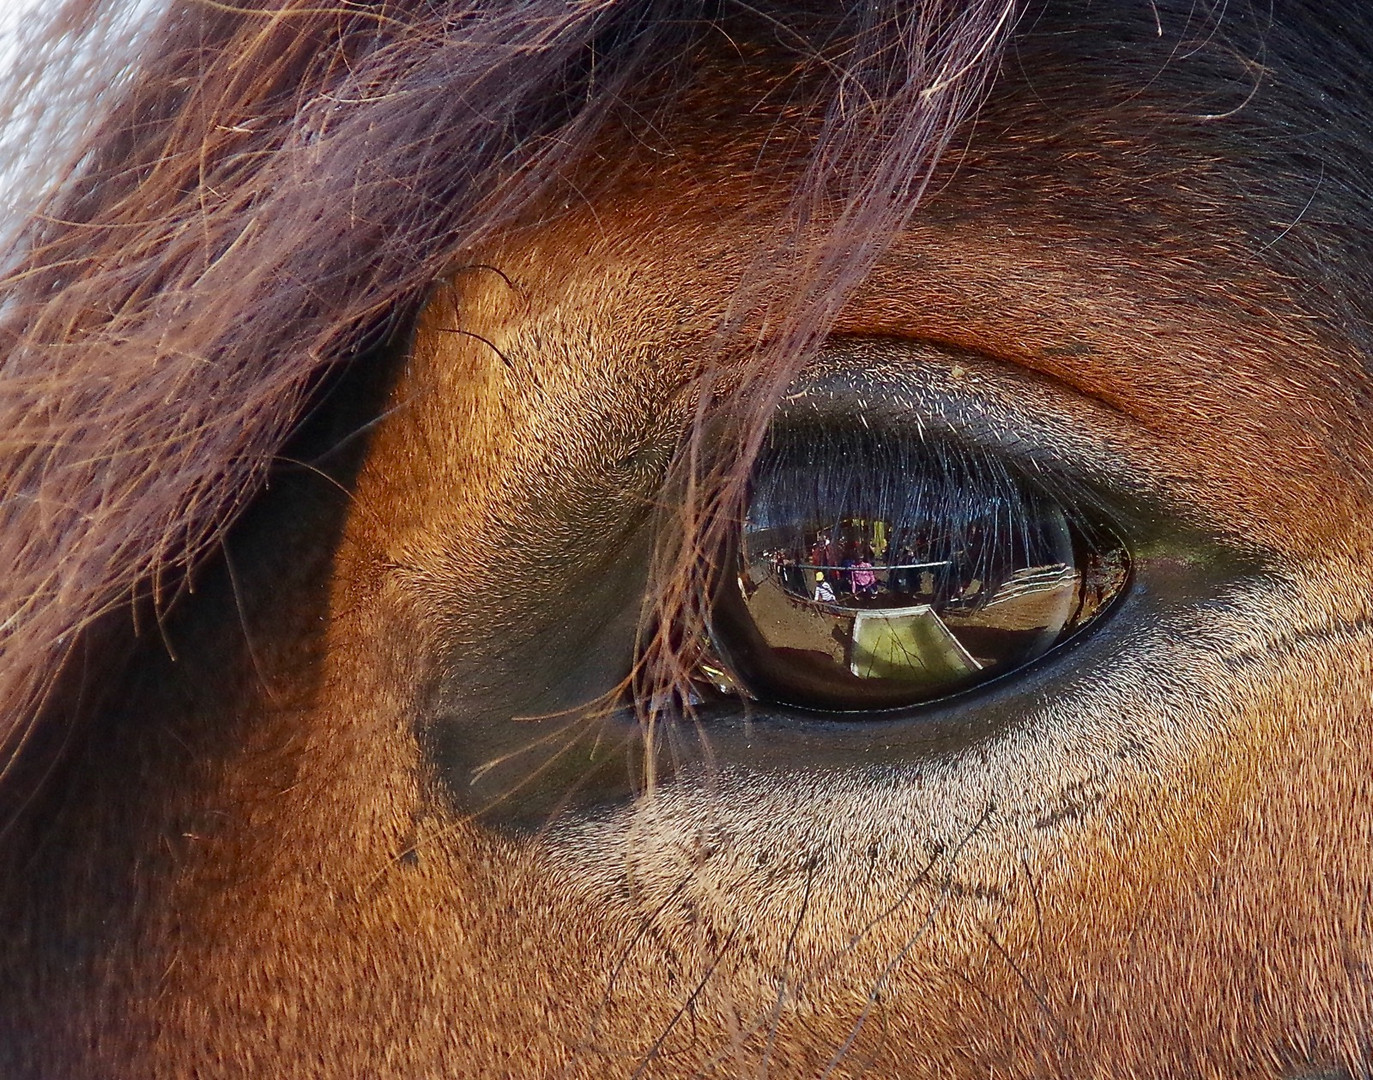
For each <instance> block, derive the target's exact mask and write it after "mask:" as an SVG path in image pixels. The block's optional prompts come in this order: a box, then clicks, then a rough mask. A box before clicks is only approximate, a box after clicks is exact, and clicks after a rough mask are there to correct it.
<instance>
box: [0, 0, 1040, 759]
mask: <svg viewBox="0 0 1373 1080" xmlns="http://www.w3.org/2000/svg"><path fill="white" fill-rule="evenodd" d="M136 7H137V5H130V4H127V3H125V4H102V3H99V2H97V0H67V2H66V3H64V4H62V5H60V6H59V7H58V8H57V9H56V11H55V12H53V13H51V14H50V15H48V16H45V17H44V18H45V21H44V23H43V25H42V27H41V28H39V29H38V30H35V31H33V32H32V34H31V36H29V37H28V38H27V39H26V41H25V59H22V60H21V61H20V62H18V63H16V64H15V65H14V66H13V67H12V69H11V71H10V72H9V73H8V74H7V75H6V77H5V81H4V84H3V90H0V101H3V102H4V103H5V112H4V113H2V114H0V120H3V121H4V122H5V124H6V130H7V131H8V132H9V134H10V139H11V141H10V144H9V145H10V146H14V145H16V144H17V143H23V142H32V141H34V140H37V141H38V142H39V143H40V144H44V143H45V145H47V146H48V147H49V148H50V150H51V153H50V154H48V156H47V157H46V158H40V157H37V156H33V155H32V153H31V152H30V159H31V160H32V161H33V162H36V163H39V164H41V165H42V166H43V167H38V165H37V164H36V165H35V166H34V167H33V168H32V169H27V168H26V175H28V176H29V177H30V180H29V183H28V187H27V188H26V189H23V190H18V191H17V192H16V193H15V194H14V195H12V199H13V201H14V202H15V204H16V206H18V207H19V208H20V209H21V210H22V211H23V212H22V214H20V211H19V210H16V214H20V216H18V217H16V218H15V221H14V224H13V227H12V229H11V231H10V234H9V235H10V237H11V239H10V242H9V246H8V248H7V250H6V254H5V256H4V259H3V263H0V265H3V266H4V267H5V273H4V277H3V293H2V294H0V295H3V297H4V299H3V302H2V304H0V341H2V342H3V343H4V348H3V361H0V363H2V364H3V367H0V428H3V430H4V431H5V432H6V435H5V436H4V439H5V451H4V454H3V458H0V565H3V566H4V567H5V569H6V573H5V575H4V577H3V581H0V655H3V664H0V775H6V774H8V772H9V771H10V765H11V763H12V762H13V761H14V760H15V759H16V755H17V754H18V753H19V751H20V749H21V748H22V747H23V746H24V745H25V743H26V740H29V739H31V737H32V736H33V733H34V732H35V731H38V730H42V729H44V728H45V727H49V726H55V727H57V728H59V729H61V728H63V727H64V726H65V725H69V724H70V722H71V719H72V715H71V714H72V710H73V708H74V706H73V705H72V704H71V702H72V701H73V700H75V698H76V697H77V696H79V691H80V687H82V686H87V685H89V684H90V683H91V682H92V680H91V674H92V672H98V671H99V670H100V669H101V665H102V664H104V665H106V666H108V665H110V664H114V663H117V662H118V656H119V655H120V651H119V649H118V648H116V647H113V646H112V645H111V644H110V640H118V639H123V638H130V637H131V636H132V629H133V619H132V618H130V616H129V612H130V611H131V610H132V609H134V608H137V607H138V606H139V605H144V606H147V605H149V604H151V605H152V607H153V609H154V610H155V611H157V612H164V611H165V610H166V609H167V607H168V606H169V605H170V604H172V603H173V602H174V601H175V600H176V599H177V598H178V596H180V595H181V594H182V592H183V591H184V588H185V584H186V582H187V580H188V574H189V573H190V572H191V571H192V570H193V568H194V567H195V566H196V565H197V564H198V563H199V562H200V561H201V560H204V559H205V558H206V557H207V556H208V555H209V553H211V552H212V551H213V549H214V547H215V545H216V543H217V541H218V540H219V538H220V537H221V536H222V535H223V533H224V530H225V529H226V528H227V527H228V526H229V525H230V523H232V522H233V520H234V519H235V517H236V516H237V515H238V514H239V513H240V512H241V511H242V510H243V508H244V507H245V506H246V505H247V504H248V503H249V502H250V501H251V500H252V499H253V497H254V494H255V492H256V491H257V490H258V489H259V488H260V487H261V485H262V484H263V482H264V478H265V477H266V476H267V474H268V470H269V468H270V467H271V465H272V463H273V461H274V459H275V457H276V456H277V455H278V453H279V452H280V450H281V448H282V446H283V443H284V442H285V441H286V440H287V439H288V438H289V437H290V436H291V434H292V432H293V431H294V430H295V429H296V427H297V426H298V425H299V423H300V422H301V419H302V415H303V412H304V410H305V409H306V408H307V406H308V403H309V401H310V400H311V395H312V393H313V392H314V391H316V390H317V388H318V387H319V385H320V383H321V380H324V379H327V378H329V377H330V375H331V373H333V372H336V371H338V370H339V369H340V368H341V367H342V366H344V365H347V364H349V363H354V362H359V358H366V357H373V356H375V355H376V352H377V350H376V348H375V346H377V345H378V344H379V343H382V342H385V341H388V340H391V339H395V338H397V336H398V335H400V334H402V333H403V332H404V331H405V329H406V328H407V327H408V326H409V324H410V322H411V320H412V319H413V316H414V315H415V313H416V312H417V310H418V308H419V306H420V305H421V304H422V303H423V301H424V299H425V297H426V295H427V293H428V292H429V290H431V288H432V287H433V285H434V283H435V282H436V281H439V280H441V279H442V278H443V277H444V275H445V274H447V273H451V272H452V271H453V270H454V268H456V267H459V266H461V264H462V262H463V259H464V253H465V252H468V251H470V250H471V249H472V248H473V247H474V246H476V245H478V244H479V243H481V241H482V240H483V238H485V237H488V236H490V235H492V234H493V233H494V232H495V231H497V230H499V229H501V228H503V227H506V226H508V225H510V224H511V223H512V222H516V221H518V220H520V219H521V218H523V217H526V216H528V215H530V214H532V213H534V212H535V211H536V209H537V206H538V201H539V199H540V197H541V195H542V194H543V193H544V192H545V191H546V190H548V188H549V186H550V184H552V183H554V182H555V181H557V180H558V178H560V177H563V176H565V175H566V174H567V173H568V172H569V171H570V170H571V169H572V168H573V167H574V166H575V165H576V164H577V163H578V161H579V160H582V158H583V156H584V155H585V154H586V152H587V149H588V147H590V146H591V145H592V143H593V141H594V140H595V138H596V137H597V135H598V132H600V131H601V130H602V129H603V128H604V127H605V126H606V125H607V124H608V123H609V122H610V121H611V120H612V119H616V118H618V119H619V121H620V122H623V123H625V124H631V123H633V122H634V121H633V117H635V116H639V115H642V114H646V113H653V112H655V111H657V112H662V111H663V110H670V109H671V108H672V102H673V101H674V93H675V92H676V89H677V88H679V87H681V86H682V85H684V83H685V82H686V81H689V78H690V74H691V70H692V69H691V65H692V63H693V57H694V56H698V55H699V54H700V51H701V50H702V49H704V48H706V47H707V45H710V46H711V47H714V48H719V47H721V42H728V41H730V40H733V37H737V36H738V35H737V33H734V31H735V29H737V28H735V27H734V23H737V22H739V21H741V20H742V21H745V22H747V24H748V26H749V27H750V28H751V31H752V32H753V33H754V35H755V37H756V38H758V39H766V40H767V42H768V48H771V49H774V50H778V51H780V52H782V53H786V54H789V55H792V56H794V58H795V59H796V60H797V61H799V64H798V66H799V67H801V68H804V69H805V70H807V71H808V72H810V73H811V74H810V77H809V81H808V82H806V83H805V85H806V86H808V87H810V88H811V89H810V90H808V92H809V93H811V94H812V95H813V97H814V101H813V102H812V103H811V104H813V105H814V106H815V109H816V115H817V116H818V117H819V119H818V121H817V124H816V128H815V133H814V138H813V141H812V145H811V146H810V147H809V149H808V153H809V159H808V160H809V165H808V168H807V171H806V173H805V179H804V181H803V182H802V183H801V185H800V186H799V187H798V189H797V191H796V193H795V197H794V199H793V201H792V204H791V206H790V207H789V209H788V211H787V213H786V215H785V216H784V218H782V219H781V220H779V223H778V242H777V248H776V250H772V251H770V252H768V253H759V260H758V267H759V273H758V274H757V275H754V279H753V281H752V283H751V284H750V285H749V286H748V290H752V291H751V292H748V293H747V295H743V296H742V297H741V299H740V301H739V302H738V303H737V304H736V305H735V307H736V308H737V309H738V310H740V311H744V310H750V309H756V307H757V303H755V301H758V298H760V297H763V296H764V294H765V292H766V294H767V295H769V296H777V295H781V296H784V297H785V298H786V299H785V300H783V301H770V302H768V303H767V305H766V306H767V310H766V312H765V318H764V322H765V323H766V325H767V326H768V331H767V333H766V334H765V335H763V336H761V337H760V338H759V341H760V344H758V345H756V346H755V347H754V363H753V365H752V368H751V373H750V374H749V375H748V377H747V378H746V379H745V380H744V384H743V385H742V386H741V387H738V388H736V389H733V390H731V393H730V395H728V396H727V398H728V402H732V403H733V406H732V407H731V408H730V409H725V408H724V407H725V404H726V395H724V393H723V391H720V392H718V393H717V392H716V391H715V390H714V389H713V388H712V387H711V386H710V385H708V384H707V385H706V386H705V388H704V389H703V393H702V402H703V405H702V410H703V411H702V416H703V417H704V416H705V415H706V414H707V413H708V412H709V411H710V410H716V411H720V410H722V409H724V411H725V412H727V413H728V415H729V416H730V417H732V420H731V423H734V424H736V425H737V438H735V439H733V440H731V446H732V447H734V449H733V450H732V451H731V454H730V455H728V456H727V459H726V460H723V461H715V462H711V463H704V464H703V462H702V460H701V459H700V458H699V456H698V455H695V454H687V455H684V458H683V460H685V461H687V462H688V466H687V467H688V468H690V469H692V470H695V471H696V472H698V473H709V474H710V475H711V476H712V477H713V480H712V482H711V483H709V484H704V485H701V484H697V485H695V486H694V488H693V490H695V491H696V492H698V494H697V495H696V496H694V497H693V499H692V500H689V501H688V503H687V504H686V505H685V506H684V509H683V512H682V514H683V516H682V529H681V530H679V532H678V536H679V537H680V538H681V542H679V543H676V544H675V545H671V546H670V547H669V548H668V549H665V550H666V551H667V554H665V555H664V556H663V558H664V560H666V561H665V562H663V564H662V565H661V566H660V567H659V572H658V574H657V576H656V578H655V580H656V581H657V582H658V586H657V592H656V593H655V594H654V603H655V604H656V605H657V608H658V612H659V614H658V622H659V624H660V625H669V624H671V623H673V622H674V620H676V621H680V620H681V619H682V618H683V617H686V616H689V615H690V614H691V611H692V605H693V604H695V603H698V601H697V600H694V599H693V597H694V596H697V595H698V594H699V591H700V590H699V588H697V587H696V586H697V585H698V584H699V579H700V576H701V574H702V573H704V572H705V571H704V570H703V568H704V567H706V566H707V565H708V564H709V562H710V559H709V554H708V553H709V552H710V551H712V550H715V547H714V545H715V544H716V543H717V541H718V540H719V536H720V532H719V530H721V529H723V528H725V527H726V524H727V520H728V519H729V514H730V508H731V507H734V506H736V505H737V503H738V501H739V499H740V498H741V495H742V490H743V484H744V482H745V477H746V472H747V465H748V462H749V460H750V459H751V457H752V455H753V453H754V452H755V451H756V448H757V446H758V445H759V442H760V440H761V438H762V433H763V429H764V427H765V425H766V418H767V416H768V415H769V413H770V411H771V408H772V405H773V403H774V402H775V401H776V399H777V397H778V396H779V395H780V393H781V392H782V389H783V388H784V387H785V385H786V383H787V382H788V381H789V380H790V379H791V378H792V377H793V375H794V373H795V371H796V370H797V368H798V367H799V366H800V365H801V364H803V363H804V362H805V361H806V359H807V358H808V357H809V356H811V355H812V354H813V352H814V349H815V347H816V346H817V344H818V342H819V341H820V340H821V339H822V338H823V336H824V334H825V332H826V331H827V329H828V328H829V326H830V325H831V324H832V322H833V320H834V318H835V316H836V313H837V311H838V308H839V305H840V304H841V303H842V301H843V299H844V297H845V295H846V294H847V292H848V290H850V289H851V288H852V287H853V286H854V285H855V284H856V283H857V282H858V281H860V280H861V279H862V278H863V277H864V275H865V274H866V273H867V271H868V270H869V269H870V268H871V266H872V264H873V261H874V260H875V259H876V258H877V257H878V256H879V255H880V254H881V252H882V250H883V248H884V245H885V244H886V243H887V241H888V238H889V237H891V236H892V235H893V234H895V233H896V232H897V231H899V229H900V227H901V226H902V224H903V223H904V221H905V220H906V218H907V216H908V215H909V214H910V213H911V212H912V208H913V206H914V205H915V203H916V202H917V201H918V198H919V195H920V194H921V193H922V191H923V189H924V186H925V184H926V183H928V180H929V177H930V173H931V169H932V168H933V165H934V162H935V160H936V159H937V158H938V156H939V154H940V152H941V151H942V150H943V149H944V148H945V147H946V146H947V145H948V143H949V141H950V139H951V138H953V137H954V133H955V131H956V130H957V129H958V127H959V124H960V123H961V122H962V121H963V120H964V119H966V118H967V116H968V115H969V114H970V112H971V110H972V109H973V108H974V107H975V105H976V103H977V102H978V101H979V100H980V98H981V96H982V94H983V92H984V90H985V88H986V86H987V85H988V82H989V79H990V78H991V76H992V75H993V74H994V72H995V70H996V67H997V64H998V62H999V61H998V58H999V53H1000V48H1001V46H1002V44H1003V43H1004V41H1005V39H1006V36H1007V35H1008V33H1009V31H1010V29H1011V27H1012V24H1013V22H1014V20H1015V17H1016V9H1015V4H1014V0H973V2H971V3H962V2H955V0H929V2H923V3H921V2H916V3H889V4H886V5H876V4H871V3H862V4H858V3H855V4H853V5H851V6H850V5H837V4H835V5H829V4H817V5H815V6H814V7H813V8H811V9H809V10H808V9H806V8H804V7H803V6H798V5H767V4H764V5H761V6H756V5H742V4H741V5H737V6H736V5H733V4H731V3H728V2H723V0H722V2H718V3H708V2H707V0H636V2H629V0H580V2H577V3H567V2H565V0H512V2H510V3H502V4H499V5H491V4H485V3H478V2H476V0H454V2H452V3H435V2H434V0H385V2H378V3H367V4H363V3H354V2H343V3H336V4H319V3H317V2H315V0H272V2H266V0H243V2H241V3H235V4H232V5H230V4H222V3H217V2H212V0H176V2H173V3H172V4H171V6H170V7H169V8H168V9H167V10H166V11H165V12H163V13H162V14H161V16H160V18H159V19H158V21H157V22H156V25H155V26H154V27H153V28H152V29H146V28H144V27H143V26H142V25H141V24H140V23H139V21H138V19H137V18H135V17H133V15H131V13H132V12H134V11H135V9H136ZM722 28H723V29H722ZM717 31H718V32H717ZM732 35H733V36H732ZM51 72H63V73H64V74H61V75H51V74H49V73H51ZM92 78H95V79H96V85H92V83H91V80H92ZM16 133H17V135H16ZM45 141H46V142H45ZM779 252H780V253H781V257H780V258H779V257H778V254H779ZM765 255H766V257H765ZM779 284H782V285H785V288H784V289H780V290H779V289H778V286H779ZM736 330H738V326H737V325H726V326H722V327H721V335H722V337H721V340H722V341H723V340H724V339H725V338H726V337H727V336H728V335H729V334H731V333H733V332H735V331H736ZM660 637H661V647H659V648H658V651H657V654H656V656H657V660H656V663H657V664H658V667H657V668H656V669H655V670H658V671H664V670H665V671H666V672H667V675H666V676H665V677H666V678H668V679H671V678H673V677H675V676H674V672H677V673H680V668H681V663H682V662H681V661H680V660H678V661H674V659H673V657H674V655H675V653H674V649H678V645H674V644H673V642H672V640H671V637H670V635H660ZM674 664H675V667H674ZM73 687H75V688H76V689H73Z"/></svg>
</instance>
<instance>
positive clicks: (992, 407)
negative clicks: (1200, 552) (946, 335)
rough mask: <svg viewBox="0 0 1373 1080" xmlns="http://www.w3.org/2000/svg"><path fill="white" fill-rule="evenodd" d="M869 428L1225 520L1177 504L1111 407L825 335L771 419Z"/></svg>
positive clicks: (906, 350)
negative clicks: (947, 443)
mask: <svg viewBox="0 0 1373 1080" xmlns="http://www.w3.org/2000/svg"><path fill="white" fill-rule="evenodd" d="M806 419H813V420H822V421H823V420H827V419H832V420H834V421H836V422H852V421H853V420H854V419H857V420H858V422H860V423H863V424H868V425H872V424H881V425H882V426H884V427H889V428H890V429H891V430H893V431H896V432H900V431H903V430H904V431H908V432H910V433H911V434H915V435H918V436H922V437H924V436H927V435H935V436H939V437H943V438H948V439H952V440H954V441H957V442H959V443H962V444H964V445H966V446H968V447H969V448H971V449H980V450H984V451H987V452H989V453H993V454H996V455H997V456H999V457H1002V458H1004V459H1006V460H1008V461H1009V462H1010V463H1012V464H1015V465H1017V466H1018V467H1019V468H1020V469H1021V470H1022V471H1024V472H1025V473H1026V474H1027V475H1030V476H1036V475H1048V476H1052V477H1057V478H1061V479H1062V480H1064V481H1066V482H1069V483H1081V484H1085V485H1087V486H1090V487H1091V488H1093V489H1096V490H1098V491H1100V493H1101V494H1102V495H1103V496H1105V497H1106V498H1107V501H1109V502H1111V503H1128V504H1135V505H1137V506H1138V507H1139V509H1140V510H1141V511H1142V512H1145V513H1146V514H1148V516H1153V515H1154V514H1156V513H1162V514H1166V515H1167V516H1169V517H1174V518H1177V519H1178V520H1180V521H1185V522H1187V523H1189V524H1191V525H1194V526H1196V527H1198V528H1201V529H1204V530H1207V531H1216V532H1224V531H1227V530H1226V526H1227V523H1226V522H1223V521H1219V520H1215V519H1214V518H1211V517H1208V516H1207V514H1206V513H1205V512H1204V511H1203V510H1202V509H1201V508H1199V507H1198V506H1197V505H1195V504H1194V503H1193V502H1192V501H1190V500H1188V499H1187V498H1186V495H1185V492H1184V491H1182V490H1180V489H1181V488H1182V486H1183V484H1182V481H1183V479H1184V478H1183V477H1181V476H1179V475H1178V473H1177V471H1176V462H1175V461H1173V460H1170V459H1171V458H1173V457H1174V455H1172V454H1170V453H1169V449H1168V447H1167V446H1165V445H1163V444H1162V443H1161V442H1160V441H1159V440H1157V439H1156V438H1155V437H1154V436H1153V434H1152V433H1151V432H1149V431H1148V430H1147V429H1146V428H1144V427H1143V426H1142V425H1141V424H1139V423H1138V422H1137V421H1135V420H1133V419H1132V418H1131V417H1129V416H1128V415H1126V414H1124V413H1122V412H1121V411H1120V410H1118V409H1116V408H1114V407H1112V406H1110V405H1107V404H1105V403H1104V402H1101V401H1099V400H1097V399H1095V398H1091V397H1089V396H1087V395H1085V394H1083V393H1082V392H1081V391H1080V390H1078V389H1077V388H1076V387H1073V386H1069V385H1067V384H1066V383H1063V382H1060V381H1059V380H1057V379H1054V378H1052V377H1051V376H1047V375H1043V374H1041V373H1039V372H1034V371H1029V370H1027V369H1025V368H1021V367H1018V366H1015V365H1012V364H1008V363H1006V362H1005V361H1001V360H997V359H994V358H991V357H988V356H984V355H981V354H977V353H970V352H968V351H966V350H962V349H951V348H947V347H945V346H941V345H938V344H933V343H929V342H922V341H916V340H907V339H896V338H863V337H847V336H846V337H835V338H831V339H830V341H829V342H827V343H826V345H825V347H824V348H823V350H822V351H821V353H820V356H819V357H818V359H817V361H816V363H815V364H813V365H811V367H809V368H808V369H807V370H806V371H805V372H804V373H803V374H802V376H801V377H800V378H799V379H798V380H797V381H796V382H795V383H794V384H793V387H792V388H791V389H790V390H789V391H788V392H787V394H785V395H784V396H783V399H782V401H781V402H780V403H779V406H778V409H777V412H776V414H775V416H774V423H776V422H779V421H780V422H783V423H786V422H788V421H792V422H804V421H805V420H806Z"/></svg>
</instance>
